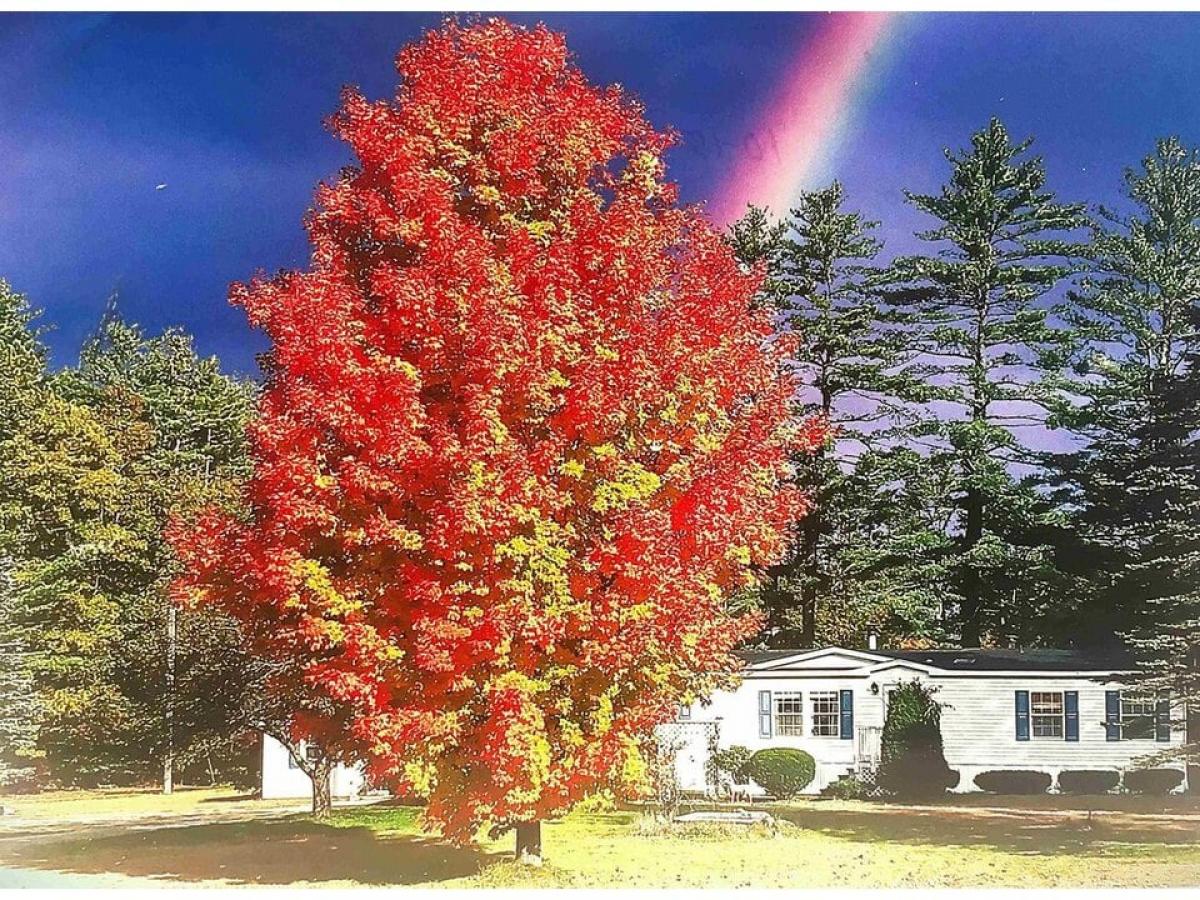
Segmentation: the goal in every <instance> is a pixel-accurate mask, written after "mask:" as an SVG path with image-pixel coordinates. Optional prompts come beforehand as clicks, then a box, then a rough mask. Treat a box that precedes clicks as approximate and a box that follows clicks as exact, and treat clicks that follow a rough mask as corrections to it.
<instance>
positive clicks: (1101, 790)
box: [1058, 769, 1121, 794]
mask: <svg viewBox="0 0 1200 900" xmlns="http://www.w3.org/2000/svg"><path fill="white" fill-rule="evenodd" d="M1120 780H1121V773H1120V772H1114V771H1112V770H1111V769H1072V770H1069V771H1066V772H1060V773H1059V775H1058V787H1059V790H1061V791H1062V792H1063V793H1064V794H1106V793H1108V792H1109V791H1111V790H1112V789H1113V788H1115V787H1116V786H1117V784H1118V783H1119V782H1120Z"/></svg>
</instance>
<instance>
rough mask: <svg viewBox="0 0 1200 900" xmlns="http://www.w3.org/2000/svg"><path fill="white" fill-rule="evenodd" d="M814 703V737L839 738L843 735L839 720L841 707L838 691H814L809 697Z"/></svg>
mask: <svg viewBox="0 0 1200 900" xmlns="http://www.w3.org/2000/svg"><path fill="white" fill-rule="evenodd" d="M808 698H809V701H810V702H811V703H812V735H813V737H837V736H838V735H839V734H840V733H841V729H840V727H839V725H838V719H839V716H840V715H841V706H840V704H839V703H838V692H837V691H814V692H813V693H811V694H809V695H808Z"/></svg>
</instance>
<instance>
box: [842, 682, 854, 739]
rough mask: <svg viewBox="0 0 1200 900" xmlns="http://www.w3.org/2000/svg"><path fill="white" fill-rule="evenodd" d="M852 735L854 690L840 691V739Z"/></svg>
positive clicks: (848, 737) (850, 737) (851, 736)
mask: <svg viewBox="0 0 1200 900" xmlns="http://www.w3.org/2000/svg"><path fill="white" fill-rule="evenodd" d="M853 737H854V691H842V740H843V741H848V740H851V739H853Z"/></svg>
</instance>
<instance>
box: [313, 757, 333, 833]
mask: <svg viewBox="0 0 1200 900" xmlns="http://www.w3.org/2000/svg"><path fill="white" fill-rule="evenodd" d="M308 777H309V778H310V779H311V780H312V814H313V818H314V819H328V818H329V816H330V815H331V814H332V813H333V788H332V781H333V762H332V761H331V760H330V759H329V757H328V756H326V755H325V754H324V753H322V754H321V758H320V759H319V760H317V761H316V762H314V763H313V764H312V772H311V773H310V774H309V776H308Z"/></svg>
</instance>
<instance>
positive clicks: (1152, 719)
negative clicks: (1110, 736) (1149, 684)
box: [1120, 691, 1158, 741]
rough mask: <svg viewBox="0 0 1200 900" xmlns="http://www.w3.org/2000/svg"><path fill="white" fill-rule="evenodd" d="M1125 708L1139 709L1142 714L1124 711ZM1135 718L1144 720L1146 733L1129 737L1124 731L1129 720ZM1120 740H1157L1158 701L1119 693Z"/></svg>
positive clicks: (1152, 698)
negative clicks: (1141, 710)
mask: <svg viewBox="0 0 1200 900" xmlns="http://www.w3.org/2000/svg"><path fill="white" fill-rule="evenodd" d="M1127 707H1141V708H1143V710H1144V711H1143V712H1133V711H1132V710H1130V711H1126V710H1127ZM1135 718H1139V719H1140V718H1144V719H1145V720H1146V733H1145V734H1138V735H1131V734H1127V733H1126V731H1125V729H1126V728H1127V727H1128V724H1129V720H1130V719H1135ZM1120 725H1121V740H1123V741H1153V740H1155V739H1157V737H1158V734H1157V731H1158V727H1157V726H1158V700H1157V699H1156V698H1154V697H1146V696H1138V695H1136V694H1135V695H1133V696H1126V695H1125V692H1124V691H1122V692H1121V718H1120Z"/></svg>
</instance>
